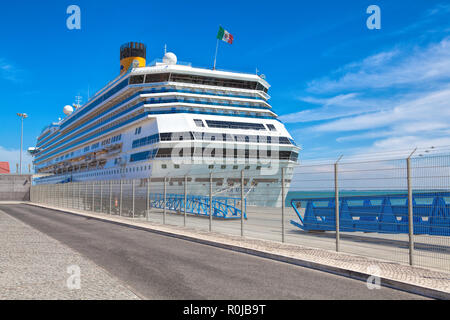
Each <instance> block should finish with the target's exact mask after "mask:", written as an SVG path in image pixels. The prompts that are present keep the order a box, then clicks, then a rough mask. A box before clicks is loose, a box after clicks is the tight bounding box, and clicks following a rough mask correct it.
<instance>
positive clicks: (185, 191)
mask: <svg viewBox="0 0 450 320" xmlns="http://www.w3.org/2000/svg"><path fill="white" fill-rule="evenodd" d="M187 182H188V178H187V176H184V226H185V227H186V218H187Z"/></svg>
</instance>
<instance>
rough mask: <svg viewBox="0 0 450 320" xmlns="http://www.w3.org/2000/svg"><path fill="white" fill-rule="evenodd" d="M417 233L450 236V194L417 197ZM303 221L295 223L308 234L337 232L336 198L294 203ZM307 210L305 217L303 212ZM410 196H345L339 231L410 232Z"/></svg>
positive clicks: (442, 193) (302, 200)
mask: <svg viewBox="0 0 450 320" xmlns="http://www.w3.org/2000/svg"><path fill="white" fill-rule="evenodd" d="M412 200H413V201H412V202H413V225H414V234H428V235H438V236H450V192H427V193H414V194H413V199H412ZM291 205H292V207H293V209H294V210H295V212H296V214H297V216H298V218H299V219H300V222H298V221H294V220H291V224H292V225H294V226H296V227H298V228H300V229H302V230H305V231H334V230H336V218H335V199H334V197H333V198H306V197H305V198H296V199H292V200H291ZM301 207H303V208H305V211H304V214H303V216H302V214H301V213H300V211H299V209H300V208H301ZM408 221H409V220H408V195H407V194H386V195H374V196H342V197H340V199H339V229H340V231H342V232H376V233H395V234H399V233H408V230H409V223H408Z"/></svg>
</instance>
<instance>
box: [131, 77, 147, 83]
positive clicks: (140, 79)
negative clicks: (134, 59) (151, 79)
mask: <svg viewBox="0 0 450 320" xmlns="http://www.w3.org/2000/svg"><path fill="white" fill-rule="evenodd" d="M140 83H144V75H139V76H132V77H131V78H130V84H140Z"/></svg>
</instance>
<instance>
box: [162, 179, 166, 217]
mask: <svg viewBox="0 0 450 320" xmlns="http://www.w3.org/2000/svg"><path fill="white" fill-rule="evenodd" d="M166 206H167V177H164V210H163V224H166Z"/></svg>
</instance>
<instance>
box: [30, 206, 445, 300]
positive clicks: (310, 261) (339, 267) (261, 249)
mask: <svg viewBox="0 0 450 320" xmlns="http://www.w3.org/2000/svg"><path fill="white" fill-rule="evenodd" d="M27 204H30V205H34V206H40V207H43V208H49V209H55V210H58V211H63V212H69V213H73V214H77V215H82V216H86V217H91V218H96V219H99V220H104V221H110V222H113V223H117V224H122V225H127V226H131V227H134V228H139V229H144V230H149V231H152V232H157V233H160V234H164V235H168V236H172V237H177V238H181V239H185V240H189V241H195V242H199V243H203V244H207V245H213V246H216V247H221V248H225V249H229V250H234V251H239V252H245V253H248V254H253V255H257V256H260V257H265V258H269V259H274V260H278V261H282V262H287V263H292V264H296V265H300V266H305V267H309V268H313V269H317V270H322V271H326V272H331V273H335V274H339V275H343V276H347V277H351V278H355V279H359V280H364V281H366V280H367V279H368V278H369V277H371V276H374V275H377V276H379V277H380V280H381V285H382V286H383V285H384V286H388V287H392V288H396V289H400V290H404V291H408V292H412V293H417V294H422V295H425V296H428V297H432V298H439V299H450V274H449V273H445V272H439V271H434V270H429V269H425V268H420V267H411V266H409V265H404V264H399V263H395V262H389V261H383V260H378V259H373V258H366V257H361V256H356V255H351V254H347V253H337V252H334V251H328V250H323V249H314V248H308V247H305V246H300V245H292V244H284V243H280V242H274V241H267V240H259V239H252V238H246V237H244V238H241V237H238V236H231V235H225V234H221V233H216V232H211V233H210V232H207V231H201V230H196V229H193V228H184V227H178V226H173V225H162V224H156V223H151V222H146V221H142V220H141V221H136V220H132V219H130V218H124V217H117V216H109V215H106V214H97V213H91V212H83V211H80V210H74V209H66V208H64V209H61V208H57V207H52V206H49V205H42V204H34V203H27ZM373 272H376V274H373Z"/></svg>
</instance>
